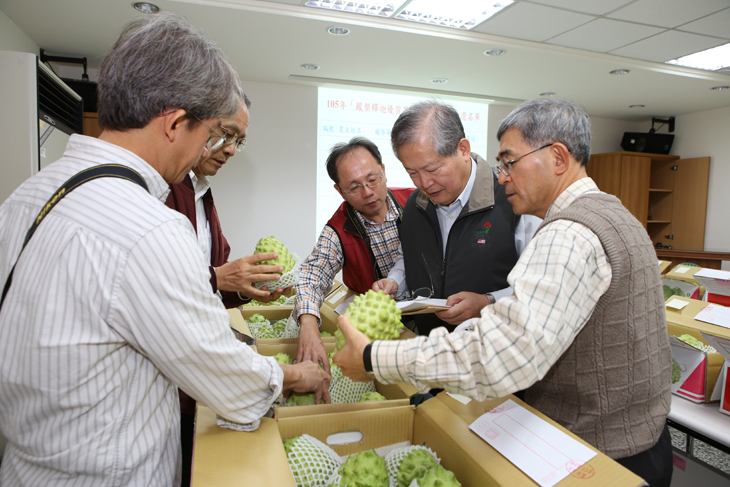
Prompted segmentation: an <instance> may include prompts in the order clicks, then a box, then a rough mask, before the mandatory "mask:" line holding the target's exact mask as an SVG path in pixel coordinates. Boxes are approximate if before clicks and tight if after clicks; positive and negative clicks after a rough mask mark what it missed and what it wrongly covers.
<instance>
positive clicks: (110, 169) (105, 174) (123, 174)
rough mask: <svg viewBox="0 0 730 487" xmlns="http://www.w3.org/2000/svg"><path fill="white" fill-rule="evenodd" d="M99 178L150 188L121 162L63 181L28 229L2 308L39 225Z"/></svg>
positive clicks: (2, 301)
mask: <svg viewBox="0 0 730 487" xmlns="http://www.w3.org/2000/svg"><path fill="white" fill-rule="evenodd" d="M97 178H119V179H126V180H128V181H131V182H133V183H135V184H138V185H140V186H142V187H143V188H144V189H145V191H147V192H149V188H148V187H147V183H146V182H145V180H144V178H142V176H140V174H139V173H138V172H137V171H134V170H133V169H130V168H128V167H126V166H122V165H119V164H101V165H99V166H94V167H91V168H89V169H84V170H83V171H81V172H79V173H77V174H76V175H74V176H72V177H71V178H70V179H69V180H68V181H66V182H65V183H63V184H62V185H61V187H60V188H58V189H57V190H56V192H55V193H53V196H51V198H50V199H49V200H48V202H46V204H45V205H43V208H41V211H40V213H38V216H37V217H36V218H35V220H34V221H33V225H31V227H30V229H28V233H26V234H25V240H24V241H23V246H22V247H21V249H20V252H18V258H17V259H16V260H15V264H13V268H12V269H10V274H8V279H7V280H6V281H5V287H4V288H3V295H2V298H0V310H1V309H2V307H3V303H4V302H5V296H6V295H7V294H8V291H9V290H10V285H11V284H12V282H13V272H15V266H16V265H18V260H20V255H21V254H22V253H23V250H25V246H26V245H28V242H29V241H30V239H31V237H32V236H33V234H34V233H35V231H36V229H38V225H40V224H41V222H42V221H43V219H44V218H45V217H46V215H48V213H49V212H50V211H51V210H52V209H53V207H54V206H56V205H57V204H58V202H59V201H61V199H62V198H63V197H64V196H66V195H67V194H69V193H70V192H71V191H73V190H74V189H76V188H78V187H79V186H81V185H82V184H84V183H86V182H88V181H92V180H94V179H97Z"/></svg>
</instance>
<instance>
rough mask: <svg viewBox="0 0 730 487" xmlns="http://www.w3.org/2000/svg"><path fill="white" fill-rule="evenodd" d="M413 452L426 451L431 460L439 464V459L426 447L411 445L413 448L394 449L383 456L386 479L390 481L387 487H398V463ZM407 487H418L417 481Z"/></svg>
mask: <svg viewBox="0 0 730 487" xmlns="http://www.w3.org/2000/svg"><path fill="white" fill-rule="evenodd" d="M413 450H426V451H427V452H428V453H430V454H431V456H432V457H433V459H434V460H436V463H441V459H440V458H439V457H438V456H436V454H435V453H434V452H433V451H431V449H430V448H428V447H425V446H421V445H413V446H407V447H405V448H396V449H394V450H392V451H391V452H390V453H388V454H387V455H386V456H385V465H386V466H387V467H388V478H389V479H390V486H389V487H398V480H397V479H398V467H400V462H401V461H402V460H403V459H404V458H405V457H406V456H407V455H408V454H409V453H410V452H412V451H413ZM407 487H419V486H418V480H414V481H413V482H411V484H410V485H408V486H407Z"/></svg>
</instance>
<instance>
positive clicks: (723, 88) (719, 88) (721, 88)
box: [710, 86, 730, 91]
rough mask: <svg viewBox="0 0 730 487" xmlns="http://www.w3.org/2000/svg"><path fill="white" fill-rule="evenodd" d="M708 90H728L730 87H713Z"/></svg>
mask: <svg viewBox="0 0 730 487" xmlns="http://www.w3.org/2000/svg"><path fill="white" fill-rule="evenodd" d="M710 89H711V90H715V91H722V90H730V86H713V87H712V88H710Z"/></svg>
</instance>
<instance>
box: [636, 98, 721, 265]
mask: <svg viewBox="0 0 730 487" xmlns="http://www.w3.org/2000/svg"><path fill="white" fill-rule="evenodd" d="M649 128H651V122H649V123H646V124H644V126H643V127H642V130H641V131H642V132H647V131H648V130H649ZM658 132H660V133H667V131H666V126H665V127H663V128H662V129H660V130H658ZM671 154H673V155H678V156H681V157H682V158H693V157H705V156H709V157H710V184H709V188H708V195H707V224H706V225H705V250H707V251H713V252H730V225H728V220H727V215H726V213H725V212H726V211H727V209H728V207H730V192H728V190H727V186H726V184H728V183H729V182H730V107H725V108H717V109H715V110H707V111H704V112H696V113H690V114H687V115H679V116H678V117H676V120H675V127H674V144H672V151H671Z"/></svg>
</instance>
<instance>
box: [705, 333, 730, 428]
mask: <svg viewBox="0 0 730 487" xmlns="http://www.w3.org/2000/svg"><path fill="white" fill-rule="evenodd" d="M702 336H703V338H705V339H706V340H707V341H708V342H709V343H710V345H712V346H713V347H715V349H716V350H717V351H718V352H720V354H722V356H723V357H724V358H725V362H724V363H723V364H722V368H721V370H720V375H719V377H718V379H717V389H718V391H719V394H720V412H721V413H723V414H727V415H730V383H729V382H730V374H729V373H728V369H729V368H730V338H727V337H720V336H717V335H712V334H710V333H704V332H703V333H702Z"/></svg>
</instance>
